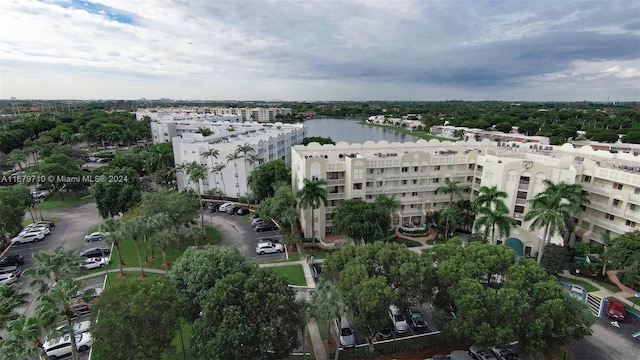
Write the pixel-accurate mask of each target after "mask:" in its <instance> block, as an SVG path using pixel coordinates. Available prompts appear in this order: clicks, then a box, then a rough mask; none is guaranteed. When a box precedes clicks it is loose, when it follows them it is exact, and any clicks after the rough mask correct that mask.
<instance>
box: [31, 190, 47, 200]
mask: <svg viewBox="0 0 640 360" xmlns="http://www.w3.org/2000/svg"><path fill="white" fill-rule="evenodd" d="M49 195H50V193H49V190H38V191H33V192H31V197H33V198H34V199H42V198H46V197H47V196H49Z"/></svg>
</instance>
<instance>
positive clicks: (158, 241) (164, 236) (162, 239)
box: [149, 230, 177, 275]
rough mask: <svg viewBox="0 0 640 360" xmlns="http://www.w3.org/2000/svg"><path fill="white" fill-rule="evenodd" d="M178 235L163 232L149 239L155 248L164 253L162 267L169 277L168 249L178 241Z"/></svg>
mask: <svg viewBox="0 0 640 360" xmlns="http://www.w3.org/2000/svg"><path fill="white" fill-rule="evenodd" d="M176 238H177V235H176V234H175V233H173V232H171V231H167V230H161V231H158V232H156V233H155V234H153V235H152V236H151V238H150V239H149V240H150V242H151V244H152V245H153V246H157V247H158V248H159V249H160V252H161V253H162V267H163V268H164V270H165V272H166V274H167V275H169V265H170V264H169V263H168V262H167V247H169V244H171V243H172V242H174V241H176Z"/></svg>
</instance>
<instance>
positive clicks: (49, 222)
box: [24, 220, 56, 229]
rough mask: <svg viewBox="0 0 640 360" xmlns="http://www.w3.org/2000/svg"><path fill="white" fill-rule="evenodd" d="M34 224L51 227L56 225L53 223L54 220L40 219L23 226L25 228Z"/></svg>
mask: <svg viewBox="0 0 640 360" xmlns="http://www.w3.org/2000/svg"><path fill="white" fill-rule="evenodd" d="M34 226H48V227H50V228H52V227H55V226H56V223H55V221H51V220H41V221H37V222H34V223H32V224H29V225H27V226H25V227H24V228H25V229H26V228H31V227H34Z"/></svg>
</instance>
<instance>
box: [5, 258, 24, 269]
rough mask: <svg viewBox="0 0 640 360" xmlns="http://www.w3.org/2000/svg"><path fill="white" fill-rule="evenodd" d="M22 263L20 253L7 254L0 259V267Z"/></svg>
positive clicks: (22, 259)
mask: <svg viewBox="0 0 640 360" xmlns="http://www.w3.org/2000/svg"><path fill="white" fill-rule="evenodd" d="M23 264H24V256H22V255H7V256H5V257H3V258H2V259H0V267H5V266H20V265H23Z"/></svg>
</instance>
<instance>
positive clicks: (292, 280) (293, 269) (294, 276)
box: [271, 265, 307, 286]
mask: <svg viewBox="0 0 640 360" xmlns="http://www.w3.org/2000/svg"><path fill="white" fill-rule="evenodd" d="M271 269H272V270H273V271H275V272H276V273H278V274H280V275H284V276H285V277H286V278H287V279H288V280H289V285H298V286H307V280H306V279H305V277H304V271H303V270H302V265H286V266H274V267H272V268H271Z"/></svg>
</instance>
